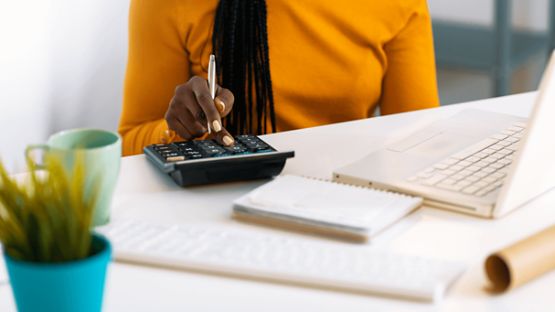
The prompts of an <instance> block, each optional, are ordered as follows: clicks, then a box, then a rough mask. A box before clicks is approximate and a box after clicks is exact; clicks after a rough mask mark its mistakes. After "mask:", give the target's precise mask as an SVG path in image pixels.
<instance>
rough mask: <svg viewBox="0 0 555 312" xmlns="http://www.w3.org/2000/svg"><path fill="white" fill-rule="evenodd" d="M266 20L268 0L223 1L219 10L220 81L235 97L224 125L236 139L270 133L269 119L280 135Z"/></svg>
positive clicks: (216, 44)
mask: <svg viewBox="0 0 555 312" xmlns="http://www.w3.org/2000/svg"><path fill="white" fill-rule="evenodd" d="M266 18H267V12H266V0H220V2H219V4H218V7H217V9H216V16H215V22H214V30H213V35H212V47H213V53H214V54H215V55H216V60H217V62H218V66H217V69H218V72H217V75H218V80H219V81H220V83H221V85H222V86H225V87H226V88H228V89H230V90H231V92H233V94H234V95H235V103H234V106H233V107H234V108H233V110H232V112H231V113H230V114H229V115H228V116H227V117H226V119H225V121H224V123H225V126H226V129H227V130H228V131H229V132H231V133H232V134H234V135H236V134H241V133H252V134H264V133H268V129H266V128H267V122H268V118H269V119H270V124H271V128H272V129H271V131H272V132H275V131H276V117H275V111H274V96H273V93H272V79H271V75H270V59H269V55H268V29H267V23H266ZM254 115H256V119H255V120H253V117H254Z"/></svg>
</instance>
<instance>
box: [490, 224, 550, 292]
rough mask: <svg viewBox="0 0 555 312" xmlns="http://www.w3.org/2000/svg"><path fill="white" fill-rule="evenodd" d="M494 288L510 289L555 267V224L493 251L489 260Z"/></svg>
mask: <svg viewBox="0 0 555 312" xmlns="http://www.w3.org/2000/svg"><path fill="white" fill-rule="evenodd" d="M485 269H486V273H487V275H488V278H489V279H490V281H491V283H492V286H493V290H494V291H499V292H502V291H506V290H508V289H512V288H515V287H518V286H520V285H522V284H525V283H526V282H528V281H530V280H532V279H534V278H536V277H538V276H540V275H543V274H545V273H547V272H549V271H551V270H553V269H555V226H552V227H549V228H547V229H545V230H543V231H541V232H539V233H537V234H534V235H532V236H530V237H527V238H525V239H523V240H521V241H519V242H517V243H515V244H514V245H512V246H509V247H507V248H505V249H503V250H500V251H498V252H496V253H494V254H492V255H490V256H489V257H488V258H487V260H486V264H485Z"/></svg>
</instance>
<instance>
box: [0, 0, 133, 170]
mask: <svg viewBox="0 0 555 312" xmlns="http://www.w3.org/2000/svg"><path fill="white" fill-rule="evenodd" d="M128 7H129V0H11V1H10V0H0V86H1V87H0V88H1V92H0V107H1V111H0V127H1V130H2V131H0V157H1V159H2V160H3V161H4V163H6V165H8V167H9V168H10V170H11V171H20V170H22V169H23V166H22V164H23V163H24V159H23V150H24V148H25V146H27V145H28V144H30V143H40V142H44V141H45V140H46V139H47V137H48V136H49V135H50V134H52V133H54V132H56V131H59V130H62V129H68V128H76V127H97V128H104V129H109V130H115V129H116V127H117V122H118V118H119V113H120V106H121V98H122V83H123V75H124V71H125V62H126V55H127V15H128Z"/></svg>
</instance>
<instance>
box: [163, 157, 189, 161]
mask: <svg viewBox="0 0 555 312" xmlns="http://www.w3.org/2000/svg"><path fill="white" fill-rule="evenodd" d="M181 160H185V156H171V157H166V161H171V162H173V161H181Z"/></svg>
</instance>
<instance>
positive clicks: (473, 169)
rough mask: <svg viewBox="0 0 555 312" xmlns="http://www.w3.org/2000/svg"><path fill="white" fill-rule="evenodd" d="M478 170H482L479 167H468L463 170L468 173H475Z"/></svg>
mask: <svg viewBox="0 0 555 312" xmlns="http://www.w3.org/2000/svg"><path fill="white" fill-rule="evenodd" d="M480 169H482V168H481V167H479V166H470V167H467V168H466V169H465V170H468V171H471V172H476V171H478V170H480Z"/></svg>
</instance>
